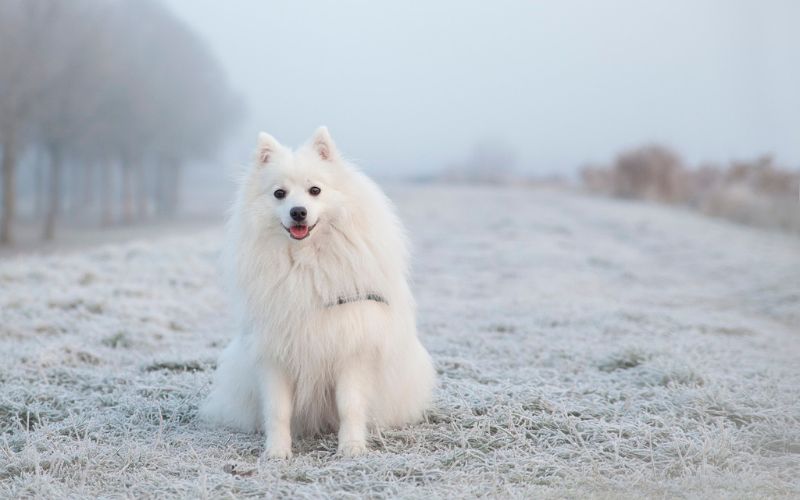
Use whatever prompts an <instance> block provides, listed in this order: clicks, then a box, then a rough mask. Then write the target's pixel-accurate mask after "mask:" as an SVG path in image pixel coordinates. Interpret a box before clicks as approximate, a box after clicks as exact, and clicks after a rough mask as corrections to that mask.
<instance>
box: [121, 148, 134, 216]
mask: <svg viewBox="0 0 800 500" xmlns="http://www.w3.org/2000/svg"><path fill="white" fill-rule="evenodd" d="M120 167H121V169H122V222H123V223H125V224H129V223H131V222H133V172H132V170H133V166H132V165H131V162H130V160H128V159H127V158H125V159H123V160H122V163H121V164H120Z"/></svg>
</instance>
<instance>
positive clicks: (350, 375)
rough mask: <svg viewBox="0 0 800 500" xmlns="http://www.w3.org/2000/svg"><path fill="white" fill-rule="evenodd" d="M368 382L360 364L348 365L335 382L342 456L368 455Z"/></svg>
mask: <svg viewBox="0 0 800 500" xmlns="http://www.w3.org/2000/svg"><path fill="white" fill-rule="evenodd" d="M367 391H368V380H366V373H365V371H364V369H363V366H362V364H361V363H360V362H358V361H357V360H353V361H352V362H350V363H348V364H347V366H345V367H344V368H343V369H342V371H341V372H340V373H339V376H338V378H337V380H336V410H337V412H338V413H339V453H341V454H342V455H344V456H346V457H354V456H357V455H361V454H363V453H366V451H367V398H366V396H367Z"/></svg>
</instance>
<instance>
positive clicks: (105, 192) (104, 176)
mask: <svg viewBox="0 0 800 500" xmlns="http://www.w3.org/2000/svg"><path fill="white" fill-rule="evenodd" d="M111 167H112V165H101V166H100V197H101V200H102V201H101V204H102V207H101V208H100V210H101V211H102V213H101V214H100V223H101V224H102V225H103V226H110V225H111V223H112V222H114V210H113V208H112V207H111V197H112V193H111V187H112V184H111Z"/></svg>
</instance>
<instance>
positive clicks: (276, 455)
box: [261, 445, 292, 460]
mask: <svg viewBox="0 0 800 500" xmlns="http://www.w3.org/2000/svg"><path fill="white" fill-rule="evenodd" d="M261 456H262V457H263V458H267V459H271V460H288V459H290V458H292V448H291V447H290V446H277V445H273V446H268V447H267V449H266V450H264V453H262V454H261Z"/></svg>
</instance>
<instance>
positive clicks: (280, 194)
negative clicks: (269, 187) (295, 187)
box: [272, 189, 286, 200]
mask: <svg viewBox="0 0 800 500" xmlns="http://www.w3.org/2000/svg"><path fill="white" fill-rule="evenodd" d="M272 195H273V196H275V198H278V199H279V200H282V199H284V198H286V191H284V190H283V189H276V190H275V192H274V193H272Z"/></svg>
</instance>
